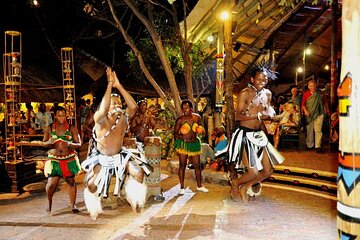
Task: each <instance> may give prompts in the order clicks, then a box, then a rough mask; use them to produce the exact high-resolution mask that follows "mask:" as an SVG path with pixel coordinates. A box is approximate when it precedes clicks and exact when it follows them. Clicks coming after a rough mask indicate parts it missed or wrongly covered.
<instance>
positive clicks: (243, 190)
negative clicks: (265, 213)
mask: <svg viewBox="0 0 360 240" xmlns="http://www.w3.org/2000/svg"><path fill="white" fill-rule="evenodd" d="M246 190H247V188H246V186H245V185H242V186H241V187H240V195H241V199H242V200H243V202H244V203H245V204H248V203H249V195H247V193H246Z"/></svg>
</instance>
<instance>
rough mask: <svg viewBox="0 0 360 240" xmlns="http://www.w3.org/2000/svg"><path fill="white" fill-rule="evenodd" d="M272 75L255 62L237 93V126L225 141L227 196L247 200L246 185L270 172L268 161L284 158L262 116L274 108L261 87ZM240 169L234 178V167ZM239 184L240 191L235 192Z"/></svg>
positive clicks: (272, 114)
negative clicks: (245, 85) (248, 77)
mask: <svg viewBox="0 0 360 240" xmlns="http://www.w3.org/2000/svg"><path fill="white" fill-rule="evenodd" d="M274 78H276V76H275V74H274V72H272V71H271V70H269V69H267V66H266V64H263V65H256V66H255V67H254V69H253V70H252V72H251V82H250V83H249V85H248V87H246V88H244V89H243V90H242V91H241V92H240V93H239V95H238V97H237V108H236V115H235V120H236V121H239V128H238V129H237V130H236V131H235V132H234V133H233V135H232V139H231V142H230V145H229V160H228V161H229V170H230V183H231V191H230V197H231V198H232V199H233V200H234V201H238V200H239V199H240V197H241V199H242V200H243V202H244V203H248V201H249V196H248V195H247V194H246V192H247V189H248V188H250V187H251V186H252V185H253V184H255V183H258V182H261V181H263V180H264V179H266V178H268V177H269V176H270V175H271V173H272V172H273V168H272V164H280V163H281V162H282V161H283V160H284V159H283V157H282V156H281V155H280V154H279V152H278V151H277V150H276V149H275V148H274V147H273V146H272V145H271V144H270V143H269V142H268V139H267V137H266V135H265V134H266V128H265V125H264V123H263V122H262V120H266V119H271V118H272V117H273V116H274V113H275V111H274V110H273V109H272V107H271V106H270V100H271V95H272V94H271V92H270V91H269V90H268V89H266V88H265V86H266V84H267V83H268V79H274ZM241 169H243V170H244V173H243V175H242V176H241V177H240V178H238V173H237V170H241ZM239 187H240V192H239Z"/></svg>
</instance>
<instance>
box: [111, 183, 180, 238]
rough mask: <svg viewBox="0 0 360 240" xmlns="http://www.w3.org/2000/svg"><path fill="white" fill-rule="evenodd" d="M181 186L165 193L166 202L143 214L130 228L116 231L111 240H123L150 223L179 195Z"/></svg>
mask: <svg viewBox="0 0 360 240" xmlns="http://www.w3.org/2000/svg"><path fill="white" fill-rule="evenodd" d="M179 188H180V184H177V185H175V186H174V187H172V188H171V189H169V190H168V191H166V192H163V196H164V197H165V201H164V202H162V203H158V204H153V205H152V206H151V207H150V208H149V209H147V210H146V211H144V212H143V213H141V215H140V216H139V217H137V218H136V219H135V220H134V221H133V222H132V223H130V224H129V225H128V226H122V227H121V228H120V229H119V230H118V231H116V232H115V233H114V234H113V235H112V236H111V237H110V238H109V239H114V240H118V239H123V237H125V236H126V234H128V233H134V232H135V231H134V230H135V229H140V228H141V226H143V225H144V224H145V223H147V222H149V221H150V219H151V218H152V217H154V216H155V215H156V214H157V213H158V212H160V211H161V209H162V208H163V207H164V206H165V204H166V203H168V202H169V201H170V200H171V199H173V198H174V197H175V196H177V195H178V192H179ZM144 237H145V236H144Z"/></svg>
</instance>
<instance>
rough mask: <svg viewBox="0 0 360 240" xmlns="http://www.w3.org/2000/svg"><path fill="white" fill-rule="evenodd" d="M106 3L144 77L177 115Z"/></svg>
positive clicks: (175, 113) (109, 3)
mask: <svg viewBox="0 0 360 240" xmlns="http://www.w3.org/2000/svg"><path fill="white" fill-rule="evenodd" d="M108 5H109V7H110V10H111V13H112V16H113V18H114V20H115V22H116V27H117V29H119V31H120V32H121V34H122V35H123V37H124V39H125V41H126V42H127V43H128V44H129V46H130V48H131V50H132V51H133V52H134V54H135V56H136V57H137V59H138V61H139V65H140V68H141V70H142V71H143V73H144V75H145V77H146V78H147V79H148V81H149V82H150V84H151V85H152V86H153V87H154V89H155V91H156V92H157V93H158V94H159V96H160V97H161V98H162V99H163V101H164V102H165V105H166V106H168V107H169V109H170V110H171V111H172V112H173V114H174V115H177V114H178V113H177V111H176V110H175V109H174V107H173V105H172V104H171V103H170V101H169V99H168V97H167V96H166V95H165V93H164V92H163V90H162V89H161V87H160V86H159V85H158V84H157V82H156V81H155V79H154V78H153V77H152V75H151V73H150V71H149V69H148V68H147V66H146V64H145V62H144V59H143V57H142V55H141V52H140V51H139V49H137V47H136V45H135V44H134V42H133V41H132V40H131V38H130V36H129V35H128V34H127V33H126V31H125V29H124V27H123V26H122V24H121V22H120V20H119V19H118V18H117V16H116V14H115V11H114V8H113V5H112V3H111V1H110V0H108Z"/></svg>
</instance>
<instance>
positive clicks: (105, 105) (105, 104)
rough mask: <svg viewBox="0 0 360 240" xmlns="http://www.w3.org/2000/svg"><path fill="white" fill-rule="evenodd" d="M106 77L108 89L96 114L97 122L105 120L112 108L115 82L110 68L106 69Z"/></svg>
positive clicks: (95, 119)
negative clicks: (112, 92)
mask: <svg viewBox="0 0 360 240" xmlns="http://www.w3.org/2000/svg"><path fill="white" fill-rule="evenodd" d="M106 77H107V87H106V91H105V94H104V96H103V98H102V100H101V103H100V106H99V109H98V110H97V111H96V112H95V114H94V121H95V122H99V121H101V120H103V119H104V118H105V117H106V114H107V113H108V112H109V108H110V102H111V90H112V88H113V85H114V82H115V80H114V78H113V74H112V71H111V68H109V67H108V68H107V69H106Z"/></svg>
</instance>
